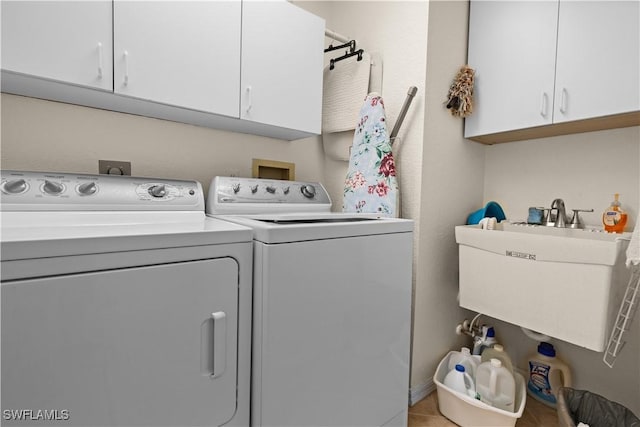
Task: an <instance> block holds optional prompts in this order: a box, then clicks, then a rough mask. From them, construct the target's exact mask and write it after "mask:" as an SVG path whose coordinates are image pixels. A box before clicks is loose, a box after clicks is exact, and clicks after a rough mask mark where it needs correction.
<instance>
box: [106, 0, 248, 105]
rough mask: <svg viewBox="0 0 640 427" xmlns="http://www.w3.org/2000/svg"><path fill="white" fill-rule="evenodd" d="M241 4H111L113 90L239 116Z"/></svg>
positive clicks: (120, 2)
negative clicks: (112, 7) (112, 15)
mask: <svg viewBox="0 0 640 427" xmlns="http://www.w3.org/2000/svg"><path fill="white" fill-rule="evenodd" d="M240 20H241V3H240V1H239V0H236V1H233V0H231V1H126V0H115V1H114V69H115V71H114V90H115V92H116V93H118V94H122V95H128V96H132V97H135V98H141V99H145V100H151V101H154V102H159V103H163V104H168V105H173V106H178V107H185V108H188V109H193V110H199V111H204V112H210V113H216V114H221V115H225V116H231V117H238V116H239V92H240V22H241V21H240Z"/></svg>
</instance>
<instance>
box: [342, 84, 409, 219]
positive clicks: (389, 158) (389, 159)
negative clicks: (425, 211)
mask: <svg viewBox="0 0 640 427" xmlns="http://www.w3.org/2000/svg"><path fill="white" fill-rule="evenodd" d="M398 191H399V190H398V181H397V179H396V168H395V162H394V160H393V153H392V152H391V143H390V142H389V135H388V133H387V123H386V118H385V112H384V102H383V101H382V97H380V95H378V94H376V93H370V94H369V95H367V97H366V98H365V101H364V104H363V105H362V108H361V109H360V118H359V121H358V123H357V126H356V130H355V133H354V137H353V145H352V146H351V157H350V159H349V170H348V172H347V178H346V180H345V183H344V197H343V201H342V211H343V212H357V213H376V214H380V215H381V216H386V217H396V216H398V206H397V201H398Z"/></svg>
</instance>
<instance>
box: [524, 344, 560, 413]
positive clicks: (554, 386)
mask: <svg viewBox="0 0 640 427" xmlns="http://www.w3.org/2000/svg"><path fill="white" fill-rule="evenodd" d="M560 387H571V370H570V369H569V366H568V365H567V364H566V363H564V362H563V361H562V360H560V359H558V358H557V357H556V350H555V348H553V345H552V344H550V343H548V342H541V343H540V344H539V345H538V351H537V353H535V354H534V355H532V356H531V357H530V358H529V381H528V382H527V393H528V394H529V395H530V396H531V397H533V398H534V399H536V400H538V401H540V402H542V403H544V404H545V405H547V406H550V407H552V408H555V407H556V403H557V399H556V398H557V395H558V390H559V389H560Z"/></svg>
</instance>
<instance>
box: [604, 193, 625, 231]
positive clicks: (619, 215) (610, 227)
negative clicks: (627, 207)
mask: <svg viewBox="0 0 640 427" xmlns="http://www.w3.org/2000/svg"><path fill="white" fill-rule="evenodd" d="M619 196H620V195H619V194H618V193H616V194H614V200H613V202H611V205H610V206H609V207H608V208H607V209H606V210H605V211H604V212H603V213H602V225H603V226H604V230H605V231H608V232H609V233H622V232H623V231H624V226H625V225H626V224H627V213H626V212H625V211H623V210H622V208H621V207H620V201H619V200H618V197H619Z"/></svg>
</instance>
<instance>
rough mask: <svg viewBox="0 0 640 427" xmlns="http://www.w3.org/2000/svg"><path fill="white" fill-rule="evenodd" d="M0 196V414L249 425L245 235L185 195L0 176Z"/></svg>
mask: <svg viewBox="0 0 640 427" xmlns="http://www.w3.org/2000/svg"><path fill="white" fill-rule="evenodd" d="M0 194H1V196H2V210H3V212H2V234H1V239H2V240H1V248H2V252H1V256H2V259H1V267H2V270H1V274H2V276H1V279H2V281H1V286H2V288H1V289H2V368H1V369H2V410H3V414H4V413H5V411H7V410H18V409H23V408H31V409H33V410H38V409H42V410H52V409H57V410H59V411H63V410H64V411H66V412H64V413H62V412H61V414H62V416H65V414H66V416H67V417H68V419H66V420H64V424H65V425H69V426H88V425H110V426H131V425H154V426H176V425H202V426H205V425H206V426H219V425H223V424H224V425H231V426H238V427H239V426H247V425H249V423H250V418H249V411H250V408H249V402H250V397H249V396H250V363H251V362H250V345H251V342H250V339H251V326H250V325H251V276H252V242H251V230H250V229H248V228H245V227H242V226H238V225H235V224H232V223H230V222H224V221H220V220H216V219H214V218H208V217H206V216H205V213H204V197H203V194H202V187H201V186H200V184H199V183H197V182H195V181H178V180H166V179H157V178H132V177H122V176H107V175H77V174H67V173H58V172H52V173H40V172H21V171H2V181H1V183H0ZM25 337H28V339H26V338H25ZM34 414H35V412H34ZM33 424H34V421H33V420H29V419H26V420H25V419H23V420H19V419H17V418H16V419H6V418H5V419H3V425H33Z"/></svg>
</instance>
